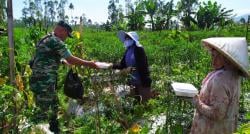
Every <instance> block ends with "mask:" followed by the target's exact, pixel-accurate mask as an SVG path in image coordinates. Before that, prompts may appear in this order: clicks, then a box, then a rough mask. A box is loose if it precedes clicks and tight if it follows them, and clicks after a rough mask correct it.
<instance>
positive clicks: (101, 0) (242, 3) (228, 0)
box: [12, 0, 250, 23]
mask: <svg viewBox="0 0 250 134" xmlns="http://www.w3.org/2000/svg"><path fill="white" fill-rule="evenodd" d="M23 1H24V0H13V1H12V3H13V15H14V18H20V17H22V9H23V7H24V4H23ZM123 1H125V0H120V3H121V2H123ZM132 1H133V0H132ZM166 1H169V0H166ZM175 1H177V0H175ZM199 1H207V0H199ZM212 1H217V3H219V4H221V5H222V7H225V8H226V9H228V10H229V9H233V10H234V12H233V13H234V14H237V16H240V15H244V14H246V13H249V14H250V0H212ZM69 3H72V4H73V5H74V10H73V11H70V10H69V8H68V7H66V14H67V15H68V16H71V15H74V16H81V15H82V14H85V17H86V18H87V19H91V20H92V22H98V23H105V22H106V21H107V19H108V4H109V0H68V5H69ZM123 5H124V4H123Z"/></svg>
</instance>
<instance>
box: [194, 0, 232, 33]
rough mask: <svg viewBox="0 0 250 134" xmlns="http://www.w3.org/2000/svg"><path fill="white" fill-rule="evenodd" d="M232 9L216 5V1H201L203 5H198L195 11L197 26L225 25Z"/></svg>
mask: <svg viewBox="0 0 250 134" xmlns="http://www.w3.org/2000/svg"><path fill="white" fill-rule="evenodd" d="M232 11H233V10H226V8H221V5H218V4H217V2H214V3H212V2H211V1H208V2H207V3H205V2H203V5H200V8H199V10H198V12H197V23H198V27H199V28H201V29H205V28H208V29H210V28H214V27H215V26H224V25H227V24H228V23H229V22H230V20H231V19H230V18H229V17H230V16H231V15H232V14H231V13H232Z"/></svg>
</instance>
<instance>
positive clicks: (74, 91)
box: [64, 69, 84, 100]
mask: <svg viewBox="0 0 250 134" xmlns="http://www.w3.org/2000/svg"><path fill="white" fill-rule="evenodd" d="M83 93H84V88H83V85H82V82H81V80H80V78H79V76H78V74H77V73H74V72H73V70H72V69H70V70H69V72H68V74H67V75H66V79H65V81H64V94H65V95H66V96H68V97H70V98H73V99H81V100H82V99H83Z"/></svg>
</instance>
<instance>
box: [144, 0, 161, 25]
mask: <svg viewBox="0 0 250 134" xmlns="http://www.w3.org/2000/svg"><path fill="white" fill-rule="evenodd" d="M143 4H144V6H145V10H146V13H147V14H148V15H149V17H150V23H151V25H152V30H155V22H154V15H155V14H156V11H157V9H158V0H144V1H143Z"/></svg>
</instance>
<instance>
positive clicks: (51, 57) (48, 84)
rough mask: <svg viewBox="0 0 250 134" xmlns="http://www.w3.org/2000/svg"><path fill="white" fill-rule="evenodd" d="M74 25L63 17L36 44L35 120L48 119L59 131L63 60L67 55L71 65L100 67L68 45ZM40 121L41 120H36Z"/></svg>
mask: <svg viewBox="0 0 250 134" xmlns="http://www.w3.org/2000/svg"><path fill="white" fill-rule="evenodd" d="M71 32H72V29H71V27H70V26H69V25H68V24H67V23H65V22H64V21H60V22H59V23H58V24H57V26H56V27H55V29H54V32H53V33H51V34H49V35H47V36H45V37H44V38H43V39H41V40H40V41H39V43H37V45H36V54H35V56H34V59H33V62H32V65H31V68H32V75H31V78H30V87H31V90H32V91H33V93H34V97H35V99H36V106H37V110H36V112H35V117H36V121H39V122H41V121H47V120H49V125H50V130H51V131H52V132H55V133H59V131H60V129H59V124H58V121H57V112H58V98H57V92H56V82H57V70H58V67H59V65H60V63H61V62H60V60H61V59H65V60H66V61H67V63H69V64H72V65H83V66H87V67H90V68H98V67H97V65H96V64H95V62H92V61H86V60H83V59H80V58H78V57H75V56H73V55H72V54H71V52H70V51H69V50H68V49H67V47H66V45H65V44H64V41H65V40H66V38H67V37H71ZM36 123H38V122H36Z"/></svg>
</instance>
